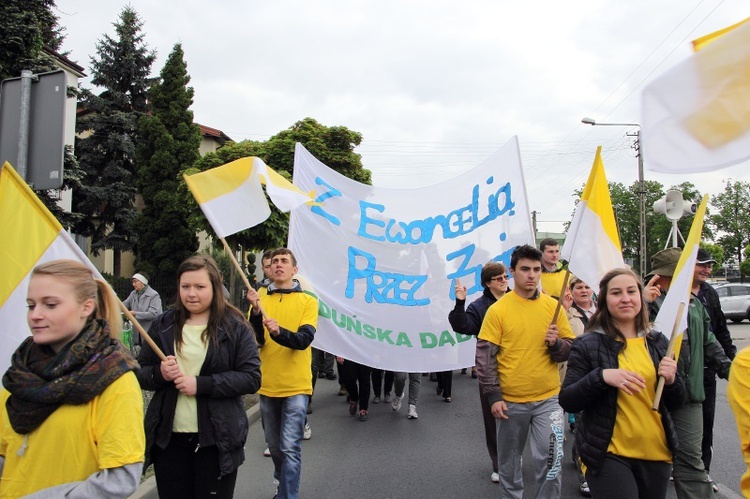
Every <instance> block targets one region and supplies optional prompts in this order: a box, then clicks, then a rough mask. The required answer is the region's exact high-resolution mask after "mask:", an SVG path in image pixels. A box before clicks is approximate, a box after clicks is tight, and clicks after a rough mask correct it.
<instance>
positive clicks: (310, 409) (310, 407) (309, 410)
mask: <svg viewBox="0 0 750 499" xmlns="http://www.w3.org/2000/svg"><path fill="white" fill-rule="evenodd" d="M312 411H313V409H312V404H307V413H308V414H312Z"/></svg>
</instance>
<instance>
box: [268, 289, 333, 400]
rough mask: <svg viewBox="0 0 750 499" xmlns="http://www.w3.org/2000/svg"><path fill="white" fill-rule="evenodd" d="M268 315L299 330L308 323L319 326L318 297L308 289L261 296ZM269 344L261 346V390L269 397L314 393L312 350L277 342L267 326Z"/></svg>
mask: <svg viewBox="0 0 750 499" xmlns="http://www.w3.org/2000/svg"><path fill="white" fill-rule="evenodd" d="M260 303H261V305H262V306H263V309H264V310H265V311H266V314H267V315H268V317H272V318H274V319H276V321H277V322H278V323H279V326H281V327H283V328H284V329H288V330H289V331H292V333H295V334H296V331H297V330H298V329H299V328H300V327H301V326H303V325H305V324H307V325H310V326H312V327H313V328H317V327H318V300H317V299H316V298H315V297H313V296H311V295H308V294H307V293H304V292H295V293H271V294H267V295H265V296H262V297H261V298H260ZM263 334H264V335H265V344H264V345H263V346H262V347H261V349H260V372H261V387H260V390H258V393H259V394H261V395H265V396H267V397H290V396H292V395H301V394H307V395H312V373H311V371H310V365H311V363H312V351H311V349H310V347H309V346H308V347H307V348H306V349H304V350H293V349H291V348H288V347H285V346H282V345H279V344H278V343H276V342H275V341H274V340H273V338H271V334H270V333H269V332H268V329H266V328H265V327H264V328H263Z"/></svg>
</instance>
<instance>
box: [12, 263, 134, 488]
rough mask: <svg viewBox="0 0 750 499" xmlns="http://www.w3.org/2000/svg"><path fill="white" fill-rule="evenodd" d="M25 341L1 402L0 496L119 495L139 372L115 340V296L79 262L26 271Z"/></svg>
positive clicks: (130, 456)
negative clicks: (27, 326) (26, 308)
mask: <svg viewBox="0 0 750 499" xmlns="http://www.w3.org/2000/svg"><path fill="white" fill-rule="evenodd" d="M26 302H27V305H28V313H27V319H28V323H29V328H30V329H31V336H30V337H29V338H27V339H26V340H24V342H23V343H21V346H19V347H18V349H17V350H16V351H15V353H14V354H13V357H12V360H11V366H10V368H9V369H8V371H7V372H6V373H5V375H4V376H3V387H4V388H3V390H2V393H1V394H0V403H1V404H2V416H1V417H0V470H1V471H0V473H2V475H1V477H0V496H1V497H20V496H25V497H112V498H117V497H128V496H130V495H131V494H132V493H133V492H135V490H136V488H137V487H138V484H139V481H140V477H141V470H142V467H143V449H144V433H143V398H142V395H141V390H140V388H139V386H138V381H137V380H136V377H135V374H134V373H133V371H134V370H135V369H137V367H138V364H136V362H135V360H133V358H132V357H131V356H130V353H129V352H128V351H127V350H126V349H125V347H124V346H123V345H122V343H121V342H120V341H119V340H118V339H117V338H116V335H117V333H119V331H120V330H121V320H120V315H119V311H118V308H117V298H116V297H115V296H114V294H113V293H112V291H111V288H110V287H109V285H107V284H106V283H105V282H103V281H100V280H97V279H94V276H93V275H92V273H91V270H89V269H88V267H86V266H85V265H83V264H82V263H80V262H77V261H72V260H56V261H52V262H49V263H45V264H42V265H39V266H38V267H36V268H35V269H34V270H33V271H32V273H31V279H30V281H29V289H28V294H27V298H26Z"/></svg>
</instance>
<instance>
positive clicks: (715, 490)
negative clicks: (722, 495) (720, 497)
mask: <svg viewBox="0 0 750 499" xmlns="http://www.w3.org/2000/svg"><path fill="white" fill-rule="evenodd" d="M706 481H707V482H708V483H710V484H711V489H712V490H713V491H714V492H718V491H719V486H718V485H717V484H716V482H714V481H713V479H712V478H711V475H708V474H706Z"/></svg>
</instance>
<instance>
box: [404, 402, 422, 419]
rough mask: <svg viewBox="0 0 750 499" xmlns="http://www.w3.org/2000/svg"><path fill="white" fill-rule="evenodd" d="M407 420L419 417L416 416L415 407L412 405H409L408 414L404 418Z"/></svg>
mask: <svg viewBox="0 0 750 499" xmlns="http://www.w3.org/2000/svg"><path fill="white" fill-rule="evenodd" d="M406 417H407V418H409V419H417V418H418V417H419V416H417V406H416V405H414V404H409V414H408V415H407V416H406Z"/></svg>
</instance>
